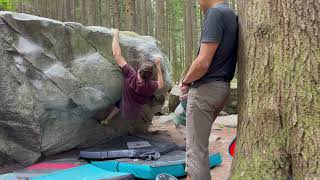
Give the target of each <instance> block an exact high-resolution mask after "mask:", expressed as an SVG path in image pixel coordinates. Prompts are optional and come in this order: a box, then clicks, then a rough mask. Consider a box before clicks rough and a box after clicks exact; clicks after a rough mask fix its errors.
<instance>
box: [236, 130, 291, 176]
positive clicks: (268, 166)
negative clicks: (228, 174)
mask: <svg viewBox="0 0 320 180" xmlns="http://www.w3.org/2000/svg"><path fill="white" fill-rule="evenodd" d="M286 136H287V132H286V131H282V132H280V133H277V136H274V137H270V138H271V139H270V142H262V143H263V144H261V145H260V146H263V147H260V146H258V145H255V146H254V148H255V149H253V151H252V153H251V154H250V155H249V156H246V155H241V154H238V155H237V156H238V157H237V162H238V164H236V171H235V172H234V174H233V176H232V178H231V179H233V180H242V179H244V180H247V179H248V180H249V179H254V180H260V179H261V180H269V179H270V180H272V179H279V180H281V179H287V164H286V155H285V154H284V153H283V149H284V147H285V142H286V141H285V140H286V138H285V137H286Z"/></svg>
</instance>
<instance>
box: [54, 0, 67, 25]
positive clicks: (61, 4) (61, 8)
mask: <svg viewBox="0 0 320 180" xmlns="http://www.w3.org/2000/svg"><path fill="white" fill-rule="evenodd" d="M56 5H57V6H56V9H57V12H58V20H59V21H65V13H64V12H65V11H64V8H65V5H64V0H57V4H56Z"/></svg>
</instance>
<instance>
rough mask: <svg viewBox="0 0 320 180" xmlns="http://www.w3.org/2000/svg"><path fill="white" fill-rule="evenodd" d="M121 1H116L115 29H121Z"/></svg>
mask: <svg viewBox="0 0 320 180" xmlns="http://www.w3.org/2000/svg"><path fill="white" fill-rule="evenodd" d="M120 10H121V9H120V0H114V27H115V28H117V29H120V25H121V24H120V19H121V18H120Z"/></svg>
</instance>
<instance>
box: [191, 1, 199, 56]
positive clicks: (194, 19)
mask: <svg viewBox="0 0 320 180" xmlns="http://www.w3.org/2000/svg"><path fill="white" fill-rule="evenodd" d="M196 1H197V0H192V7H191V17H192V19H191V21H192V30H191V31H192V50H193V51H192V52H193V54H192V60H194V59H195V57H196V56H197V53H198V47H197V45H198V27H197V19H198V17H197V5H196V3H197V2H196Z"/></svg>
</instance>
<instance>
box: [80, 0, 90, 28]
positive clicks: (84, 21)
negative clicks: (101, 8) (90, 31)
mask: <svg viewBox="0 0 320 180" xmlns="http://www.w3.org/2000/svg"><path fill="white" fill-rule="evenodd" d="M80 17H81V23H82V24H84V25H87V24H88V18H87V5H86V0H81V16H80Z"/></svg>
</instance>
